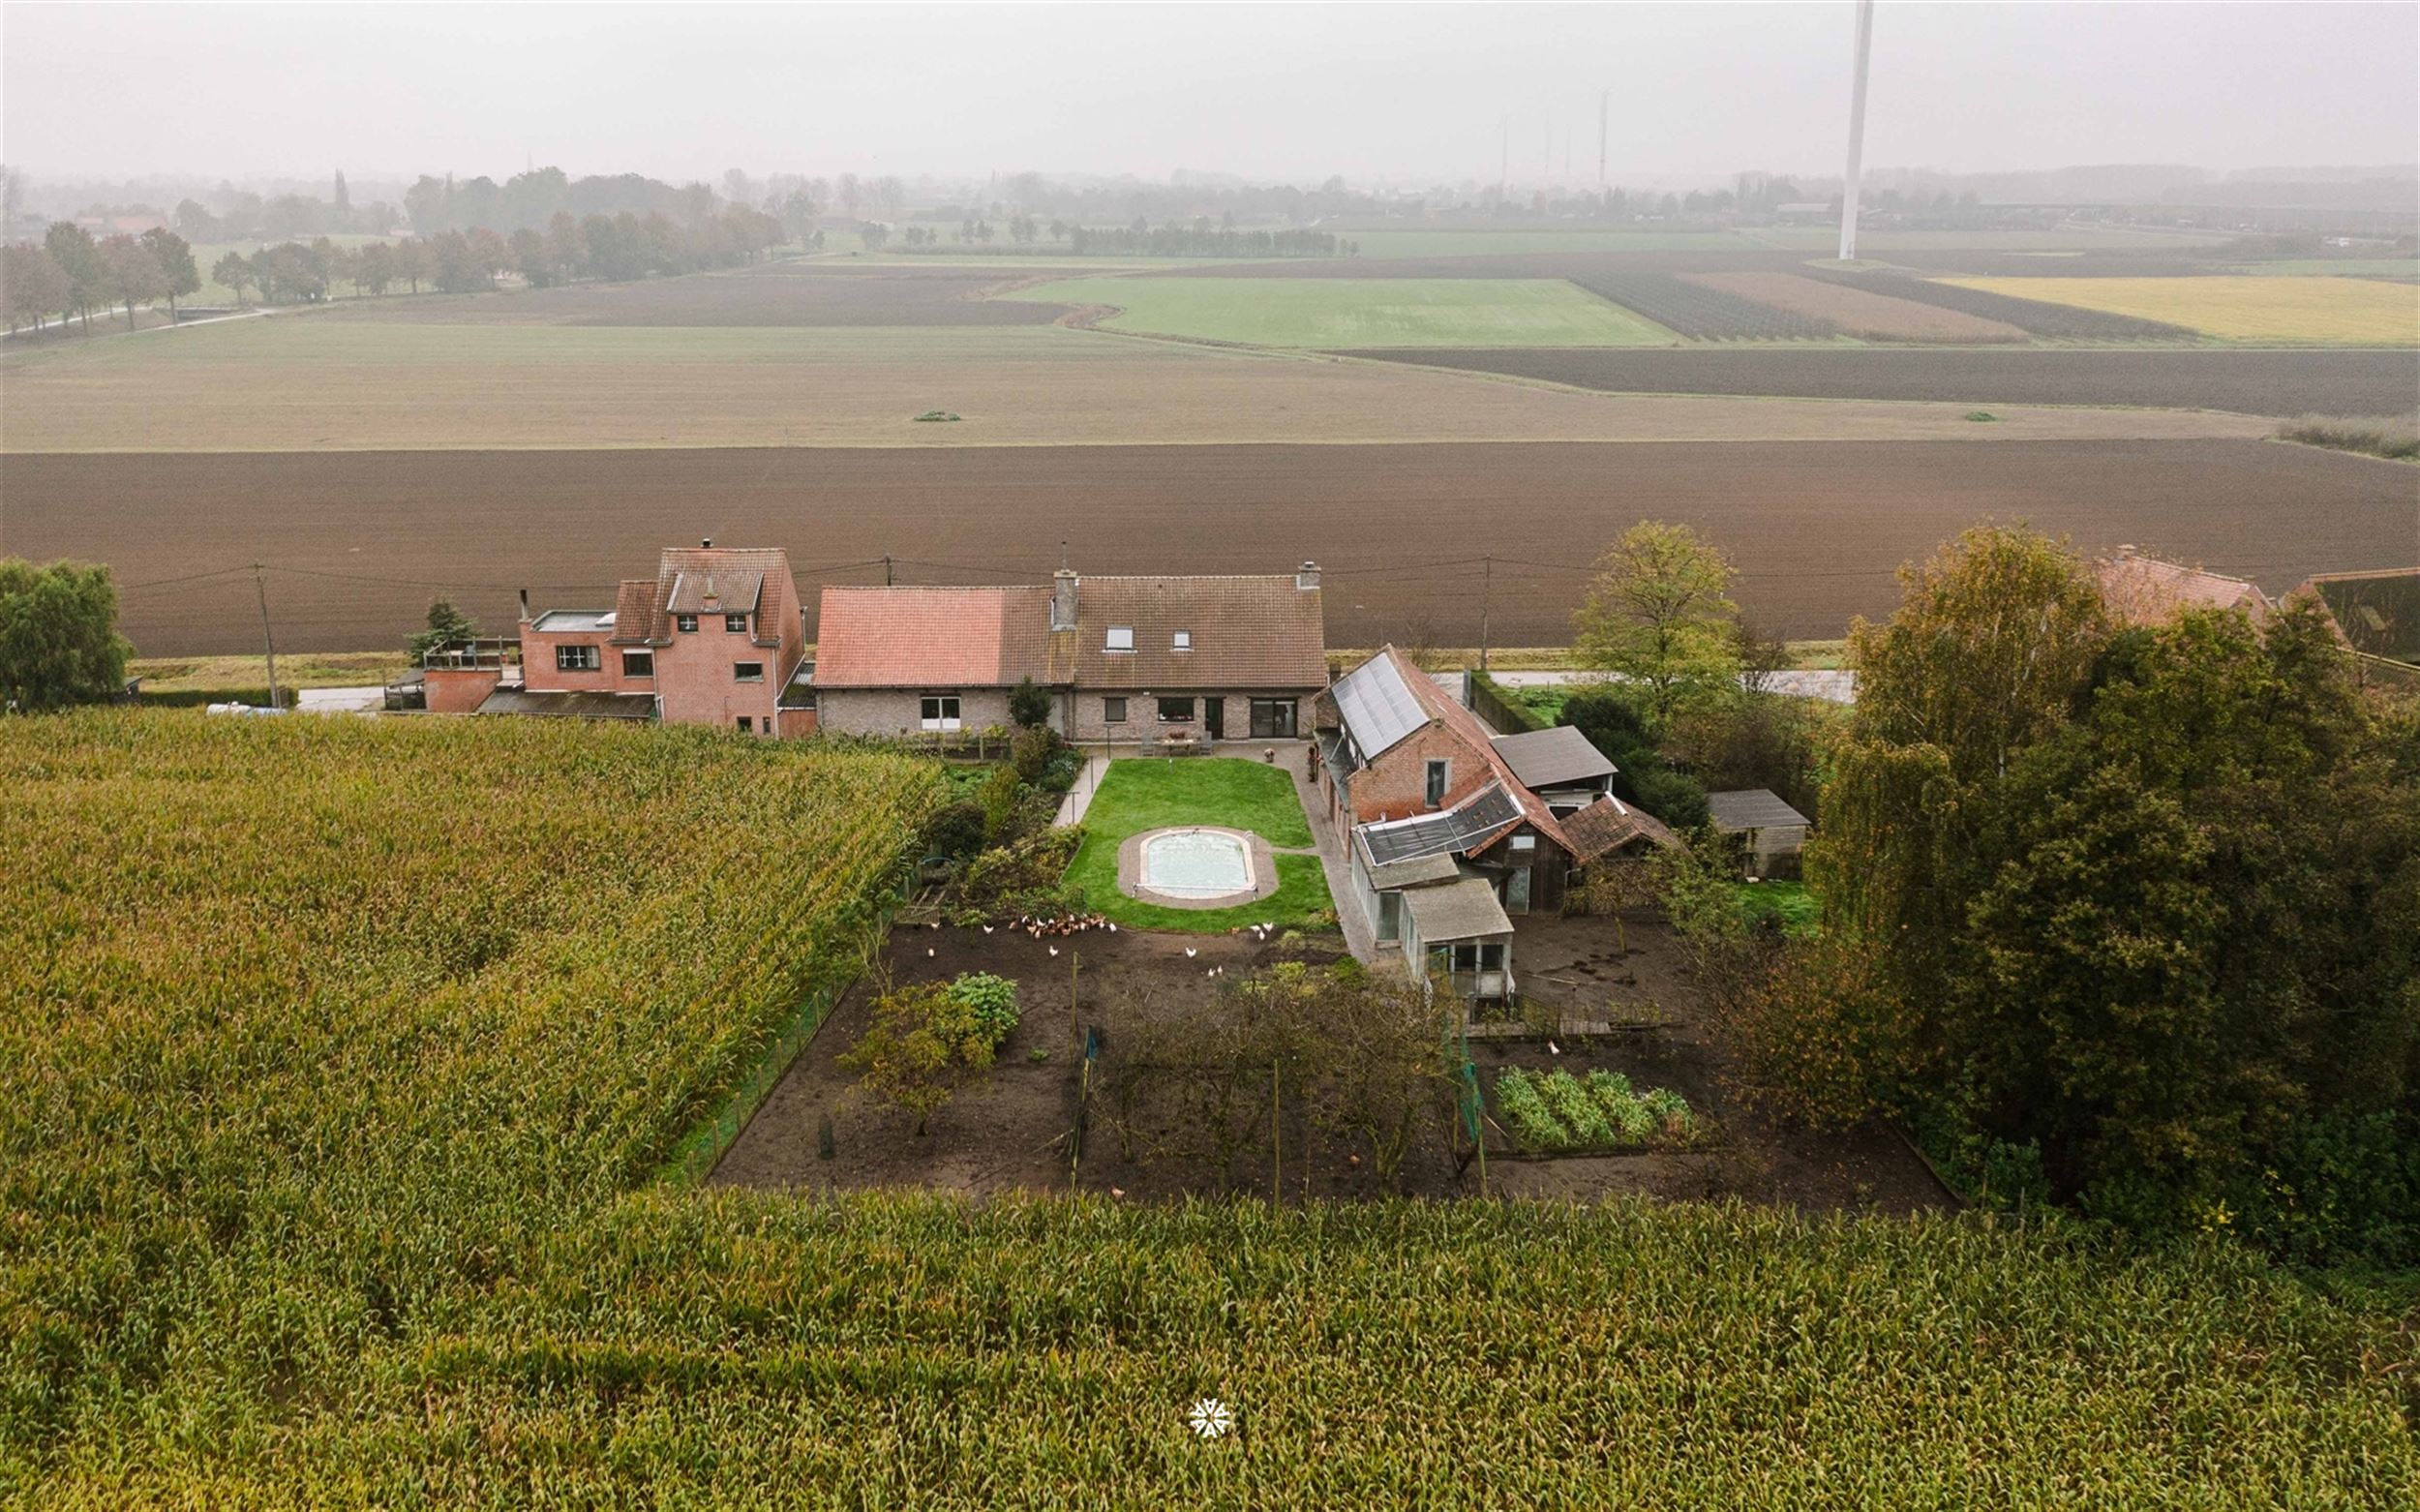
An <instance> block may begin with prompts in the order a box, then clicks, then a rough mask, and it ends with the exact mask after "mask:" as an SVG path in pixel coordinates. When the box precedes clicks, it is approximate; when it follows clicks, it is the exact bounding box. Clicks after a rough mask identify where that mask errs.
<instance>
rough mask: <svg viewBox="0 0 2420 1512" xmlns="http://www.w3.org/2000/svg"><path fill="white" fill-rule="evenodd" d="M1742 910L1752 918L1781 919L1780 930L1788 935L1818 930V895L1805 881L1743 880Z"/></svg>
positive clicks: (1746, 915)
mask: <svg viewBox="0 0 2420 1512" xmlns="http://www.w3.org/2000/svg"><path fill="white" fill-rule="evenodd" d="M1816 908H1817V904H1816V902H1815V895H1814V894H1813V893H1811V892H1807V891H1806V884H1805V883H1803V882H1754V883H1750V882H1742V883H1740V884H1739V912H1740V913H1741V914H1742V915H1744V916H1745V917H1746V918H1747V919H1748V920H1749V921H1751V922H1753V921H1755V920H1759V919H1764V918H1768V917H1770V918H1775V919H1778V920H1780V921H1781V931H1782V933H1784V934H1788V935H1799V936H1803V935H1810V934H1813V933H1815V932H1816V923H1815V914H1816Z"/></svg>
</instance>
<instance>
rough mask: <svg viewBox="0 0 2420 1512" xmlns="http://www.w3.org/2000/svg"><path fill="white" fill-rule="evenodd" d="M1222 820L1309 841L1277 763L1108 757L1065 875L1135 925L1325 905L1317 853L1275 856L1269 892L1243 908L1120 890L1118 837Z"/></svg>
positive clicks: (1192, 922)
mask: <svg viewBox="0 0 2420 1512" xmlns="http://www.w3.org/2000/svg"><path fill="white" fill-rule="evenodd" d="M1171 825H1222V826H1225V827H1226V828H1228V829H1232V830H1250V831H1252V832H1254V833H1255V834H1257V835H1259V836H1260V837H1261V838H1262V839H1264V840H1266V841H1268V842H1269V843H1270V844H1271V845H1272V846H1275V847H1277V848H1278V849H1279V850H1281V851H1283V850H1307V849H1309V847H1310V845H1311V824H1310V821H1308V820H1307V819H1305V818H1304V817H1303V811H1302V801H1301V800H1299V799H1297V798H1296V797H1295V796H1294V779H1293V778H1292V777H1291V776H1289V775H1288V774H1287V773H1286V771H1284V770H1283V769H1281V768H1277V767H1271V766H1267V765H1264V764H1263V763H1260V762H1256V761H1243V760H1239V759H1235V758H1230V757H1225V756H1210V757H1186V758H1184V759H1182V760H1159V761H1152V760H1135V759H1130V760H1125V761H1113V762H1111V763H1109V774H1108V775H1107V776H1106V777H1104V778H1103V779H1102V781H1101V791H1100V792H1098V793H1096V794H1094V795H1093V800H1092V804H1091V806H1090V807H1088V808H1086V809H1085V810H1084V844H1083V848H1082V849H1081V850H1079V851H1077V852H1076V853H1075V860H1074V862H1070V863H1069V865H1068V870H1067V875H1068V880H1069V881H1070V882H1073V883H1074V884H1076V885H1077V886H1079V887H1081V888H1082V889H1083V890H1084V896H1085V899H1086V900H1087V901H1088V902H1089V903H1090V904H1091V905H1092V907H1093V908H1095V909H1096V910H1098V911H1100V912H1101V913H1104V914H1106V915H1108V916H1109V917H1110V918H1111V919H1114V920H1116V921H1117V922H1120V923H1122V924H1127V925H1130V926H1132V927H1134V928H1136V929H1166V930H1172V931H1175V932H1178V933H1184V934H1224V933H1225V932H1226V931H1227V930H1229V929H1232V928H1234V927H1236V926H1237V925H1239V924H1253V923H1271V922H1275V923H1281V924H1285V925H1287V926H1289V927H1290V926H1294V925H1299V924H1302V923H1304V922H1308V921H1310V920H1311V918H1312V916H1314V915H1317V914H1320V913H1323V912H1325V911H1327V910H1329V909H1331V908H1333V907H1334V906H1335V905H1334V902H1333V900H1332V899H1331V898H1330V897H1329V896H1328V885H1327V877H1326V875H1325V874H1324V873H1323V872H1322V871H1321V870H1320V869H1319V858H1318V857H1316V856H1286V855H1281V856H1278V857H1277V858H1275V859H1276V862H1277V877H1278V888H1277V891H1276V892H1273V893H1271V894H1270V895H1269V896H1267V897H1265V898H1262V899H1261V900H1260V901H1258V902H1256V903H1247V904H1245V905H1244V906H1243V907H1241V908H1164V907H1161V906H1159V905H1158V904H1154V903H1142V902H1137V901H1136V900H1134V898H1131V897H1128V896H1127V895H1126V894H1125V893H1124V892H1119V891H1118V846H1119V845H1120V844H1122V843H1123V842H1124V841H1125V839H1126V837H1127V836H1128V835H1131V834H1136V833H1139V832H1142V831H1145V830H1159V829H1165V828H1166V827H1168V826H1171Z"/></svg>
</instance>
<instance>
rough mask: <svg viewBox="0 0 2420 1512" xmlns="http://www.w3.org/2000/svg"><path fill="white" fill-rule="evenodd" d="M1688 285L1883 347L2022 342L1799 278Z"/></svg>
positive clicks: (1953, 316)
mask: <svg viewBox="0 0 2420 1512" xmlns="http://www.w3.org/2000/svg"><path fill="white" fill-rule="evenodd" d="M1680 276H1681V277H1682V278H1683V279H1685V280H1686V281H1688V282H1689V283H1692V284H1696V285H1699V286H1701V287H1706V288H1711V289H1717V290H1719V291H1721V292H1723V293H1726V294H1735V295H1737V296H1739V298H1741V299H1748V300H1753V301H1755V302H1756V303H1758V304H1761V305H1770V306H1772V307H1773V308H1774V309H1776V310H1785V311H1788V312H1789V313H1790V314H1792V315H1802V316H1807V317H1810V318H1814V319H1818V320H1829V321H1830V322H1831V323H1832V324H1833V325H1836V326H1838V327H1839V328H1840V329H1841V330H1842V331H1843V332H1845V333H1847V334H1848V335H1851V336H1857V337H1862V338H1863V339H1865V340H1867V341H1878V342H2021V341H2023V340H2025V333H2024V332H2023V331H2021V330H2018V329H2017V328H2016V327H2015V326H2013V325H2008V324H2004V323H2002V322H2001V321H1998V320H1986V319H1984V318H1981V316H1973V315H1964V314H1961V313H1959V312H1958V311H1955V310H1944V309H1941V308H1939V307H1938V306H1935V305H1920V304H1918V303H1916V302H1915V301H1913V300H1909V299H1893V298H1891V296H1889V295H1888V294H1875V293H1869V292H1867V291H1866V290H1864V289H1861V288H1843V287H1840V286H1838V285H1836V284H1822V283H1818V282H1816V281H1815V280H1814V279H1811V278H1800V277H1799V276H1798V275H1797V274H1795V273H1683V274H1682V275H1680Z"/></svg>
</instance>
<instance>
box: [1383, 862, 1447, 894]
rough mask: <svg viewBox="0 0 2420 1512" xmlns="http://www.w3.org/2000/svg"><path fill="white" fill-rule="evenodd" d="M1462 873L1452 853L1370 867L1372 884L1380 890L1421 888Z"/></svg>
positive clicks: (1391, 890)
mask: <svg viewBox="0 0 2420 1512" xmlns="http://www.w3.org/2000/svg"><path fill="white" fill-rule="evenodd" d="M1461 875H1462V868H1461V867H1459V866H1457V865H1455V864H1454V858H1453V856H1452V855H1451V854H1449V853H1445V852H1439V853H1438V854H1437V855H1435V856H1415V857H1413V858H1411V859H1410V860H1409V861H1397V862H1383V863H1381V864H1379V865H1376V866H1372V867H1371V868H1370V886H1371V887H1373V888H1375V889H1376V890H1377V891H1378V892H1393V891H1395V890H1396V889H1397V888H1421V887H1427V886H1428V885H1429V884H1431V883H1433V882H1451V881H1453V880H1454V879H1455V878H1456V877H1458V876H1461Z"/></svg>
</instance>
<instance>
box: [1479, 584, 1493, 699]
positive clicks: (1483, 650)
mask: <svg viewBox="0 0 2420 1512" xmlns="http://www.w3.org/2000/svg"><path fill="white" fill-rule="evenodd" d="M1495 587H1496V559H1495V558H1493V557H1482V558H1480V559H1479V670H1480V671H1481V672H1485V671H1486V670H1487V601H1488V595H1489V592H1490V590H1493V589H1494V588H1495Z"/></svg>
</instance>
